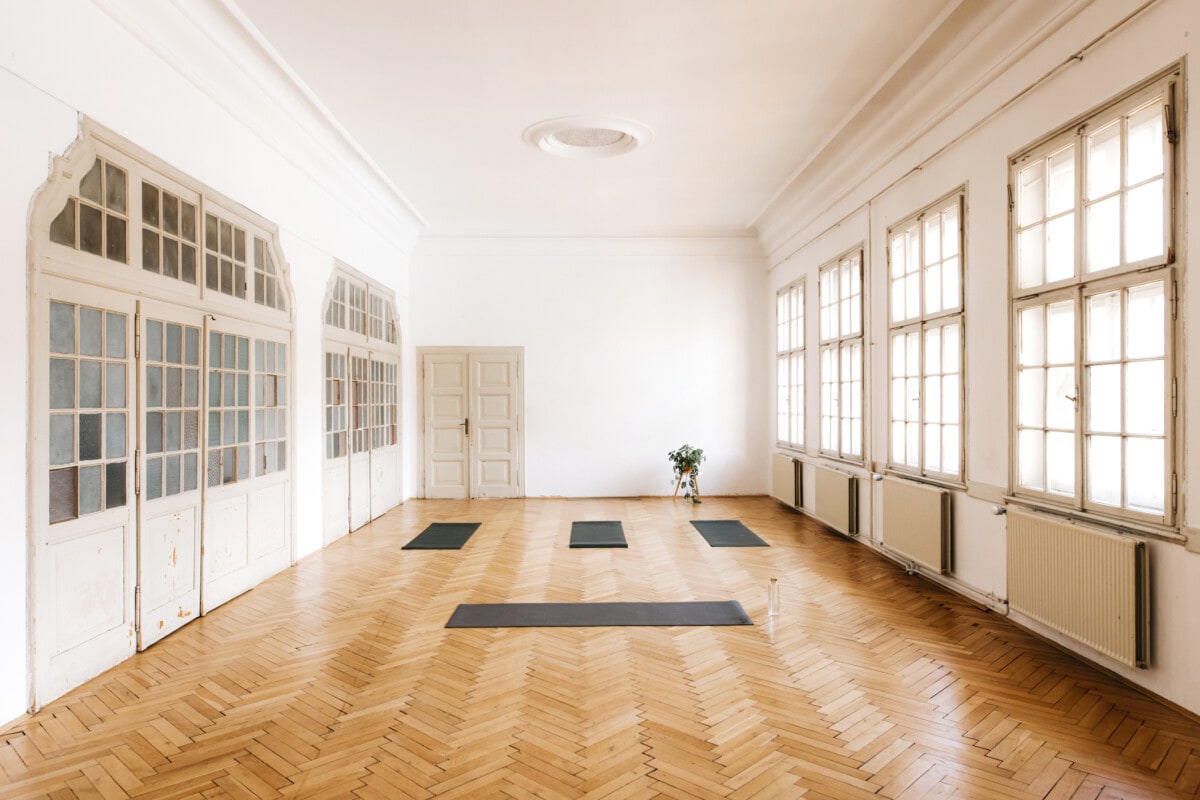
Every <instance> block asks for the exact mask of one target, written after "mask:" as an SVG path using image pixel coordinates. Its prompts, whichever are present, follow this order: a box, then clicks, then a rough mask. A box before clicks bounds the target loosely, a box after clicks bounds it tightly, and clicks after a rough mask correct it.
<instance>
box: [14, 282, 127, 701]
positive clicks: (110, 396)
mask: <svg viewBox="0 0 1200 800" xmlns="http://www.w3.org/2000/svg"><path fill="white" fill-rule="evenodd" d="M43 280H44V283H43V284H42V285H41V287H40V289H41V290H40V291H38V292H37V293H36V294H37V295H38V296H40V297H42V298H45V297H50V298H53V299H52V300H50V301H49V302H47V301H46V300H41V301H36V302H34V303H33V304H32V307H31V309H32V310H31V314H32V336H33V341H34V352H35V353H36V354H37V355H36V356H35V357H34V358H33V359H32V361H31V365H30V383H31V385H32V390H31V393H32V402H33V408H34V409H36V410H37V413H36V414H35V415H34V417H33V418H32V419H31V421H30V424H31V426H33V434H32V435H31V441H32V442H34V445H33V447H32V448H31V451H30V466H29V475H30V485H31V502H32V511H31V514H33V515H34V519H35V523H34V535H33V536H31V547H32V548H33V549H34V551H33V561H34V581H33V591H34V595H33V612H34V613H33V615H32V616H31V626H32V634H33V641H34V652H35V653H36V655H35V673H34V674H35V680H36V685H35V687H34V689H35V697H36V698H37V700H38V701H41V702H44V701H46V700H49V699H53V698H54V697H57V696H59V695H61V694H62V693H63V692H65V691H66V690H67V689H70V688H71V687H73V686H77V685H78V684H80V683H82V682H83V681H85V680H87V679H88V678H91V677H92V676H94V675H97V674H99V673H100V672H102V671H104V670H105V669H107V668H108V667H110V666H112V665H113V664H116V663H117V662H119V661H121V660H122V659H124V658H127V657H129V656H130V655H132V654H133V652H134V650H135V646H136V638H135V628H136V617H135V613H136V612H135V592H134V588H135V586H136V582H137V581H136V574H137V542H136V538H135V537H136V531H137V523H136V509H137V503H136V497H135V494H134V461H135V459H134V452H135V449H136V446H135V431H136V416H135V414H136V408H135V393H134V387H135V386H136V380H135V378H136V376H135V373H134V367H135V361H134V340H135V332H136V331H135V311H136V306H135V304H134V302H133V301H132V299H130V298H129V297H128V296H125V295H121V294H118V293H115V292H110V291H107V290H104V289H101V288H98V287H94V286H87V287H84V286H80V285H78V284H73V283H71V282H69V281H60V280H57V279H54V278H46V279H43Z"/></svg>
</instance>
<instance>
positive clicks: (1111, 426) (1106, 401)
mask: <svg viewBox="0 0 1200 800" xmlns="http://www.w3.org/2000/svg"><path fill="white" fill-rule="evenodd" d="M1087 374H1088V396H1087V397H1088V425H1087V427H1088V430H1090V431H1094V432H1097V433H1120V432H1121V365H1120V364H1107V365H1105V366H1102V367H1088V371H1087Z"/></svg>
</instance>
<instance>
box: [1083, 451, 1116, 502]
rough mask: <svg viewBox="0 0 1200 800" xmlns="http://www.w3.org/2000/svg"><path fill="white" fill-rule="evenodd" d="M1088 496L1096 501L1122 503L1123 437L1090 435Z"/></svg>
mask: <svg viewBox="0 0 1200 800" xmlns="http://www.w3.org/2000/svg"><path fill="white" fill-rule="evenodd" d="M1087 459H1088V474H1087V484H1088V491H1087V498H1088V500H1091V501H1092V502H1094V503H1104V504H1105V505H1109V506H1119V505H1121V437H1119V436H1089V437H1088V451H1087Z"/></svg>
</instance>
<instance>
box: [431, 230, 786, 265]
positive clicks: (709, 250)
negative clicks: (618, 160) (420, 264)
mask: <svg viewBox="0 0 1200 800" xmlns="http://www.w3.org/2000/svg"><path fill="white" fill-rule="evenodd" d="M415 253H416V254H417V255H424V256H434V257H436V256H532V257H543V256H545V257H572V258H589V257H599V258H614V257H628V258H638V257H688V258H717V259H736V260H739V261H744V260H747V259H749V260H751V261H753V262H755V263H757V264H761V263H762V259H763V251H762V246H761V244H760V243H759V240H758V237H757V236H756V235H754V232H753V231H748V232H746V233H745V234H744V235H738V236H686V237H670V236H430V235H426V236H422V237H421V238H420V239H419V240H418V241H417V246H416V250H415Z"/></svg>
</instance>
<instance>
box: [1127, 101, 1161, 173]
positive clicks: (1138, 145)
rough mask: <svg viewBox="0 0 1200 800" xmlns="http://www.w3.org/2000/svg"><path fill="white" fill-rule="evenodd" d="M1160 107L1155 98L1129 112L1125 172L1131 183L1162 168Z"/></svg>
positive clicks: (1159, 171) (1158, 171)
mask: <svg viewBox="0 0 1200 800" xmlns="http://www.w3.org/2000/svg"><path fill="white" fill-rule="evenodd" d="M1162 123H1163V108H1162V104H1161V102H1159V101H1155V102H1154V103H1153V104H1152V105H1149V106H1146V107H1145V108H1143V109H1141V110H1140V111H1135V112H1134V113H1133V114H1130V115H1129V134H1128V136H1129V141H1128V148H1127V149H1128V155H1127V159H1128V171H1129V174H1128V175H1127V176H1126V179H1125V185H1126V186H1132V185H1134V184H1137V183H1141V182H1142V181H1144V180H1146V179H1148V178H1153V177H1154V176H1155V175H1161V174H1162V171H1163V128H1162Z"/></svg>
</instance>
